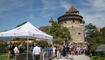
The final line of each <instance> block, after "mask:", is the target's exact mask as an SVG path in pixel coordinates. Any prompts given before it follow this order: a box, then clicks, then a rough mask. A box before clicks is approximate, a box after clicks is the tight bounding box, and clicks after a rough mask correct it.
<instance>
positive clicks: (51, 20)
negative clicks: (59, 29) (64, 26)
mask: <svg viewBox="0 0 105 60" xmlns="http://www.w3.org/2000/svg"><path fill="white" fill-rule="evenodd" d="M53 22H54V20H53V18H52V17H51V18H50V20H49V25H50V26H51V25H52V23H53Z"/></svg>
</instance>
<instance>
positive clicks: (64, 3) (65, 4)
mask: <svg viewBox="0 0 105 60" xmlns="http://www.w3.org/2000/svg"><path fill="white" fill-rule="evenodd" d="M60 3H61V7H62V8H64V9H66V10H68V9H69V8H70V7H71V5H70V3H68V2H67V1H60Z"/></svg>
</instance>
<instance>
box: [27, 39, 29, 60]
mask: <svg viewBox="0 0 105 60" xmlns="http://www.w3.org/2000/svg"><path fill="white" fill-rule="evenodd" d="M28 40H29V37H27V60H28V52H29V51H28V48H29V44H28Z"/></svg>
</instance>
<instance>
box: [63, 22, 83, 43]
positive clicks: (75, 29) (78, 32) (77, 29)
mask: <svg viewBox="0 0 105 60" xmlns="http://www.w3.org/2000/svg"><path fill="white" fill-rule="evenodd" d="M62 25H63V26H64V27H67V28H68V29H69V31H70V35H71V38H72V40H73V41H84V26H83V24H82V23H80V22H79V21H77V20H75V22H74V21H73V20H68V21H63V22H62Z"/></svg>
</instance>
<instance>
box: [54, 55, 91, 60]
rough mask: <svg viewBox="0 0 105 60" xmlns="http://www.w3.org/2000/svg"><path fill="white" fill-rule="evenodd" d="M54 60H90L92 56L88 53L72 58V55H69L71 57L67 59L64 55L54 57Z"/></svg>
mask: <svg viewBox="0 0 105 60" xmlns="http://www.w3.org/2000/svg"><path fill="white" fill-rule="evenodd" d="M53 60H90V58H89V57H88V56H86V55H78V56H77V55H74V59H71V55H70V56H69V59H66V58H65V57H62V58H60V59H57V58H55V59H53Z"/></svg>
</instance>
